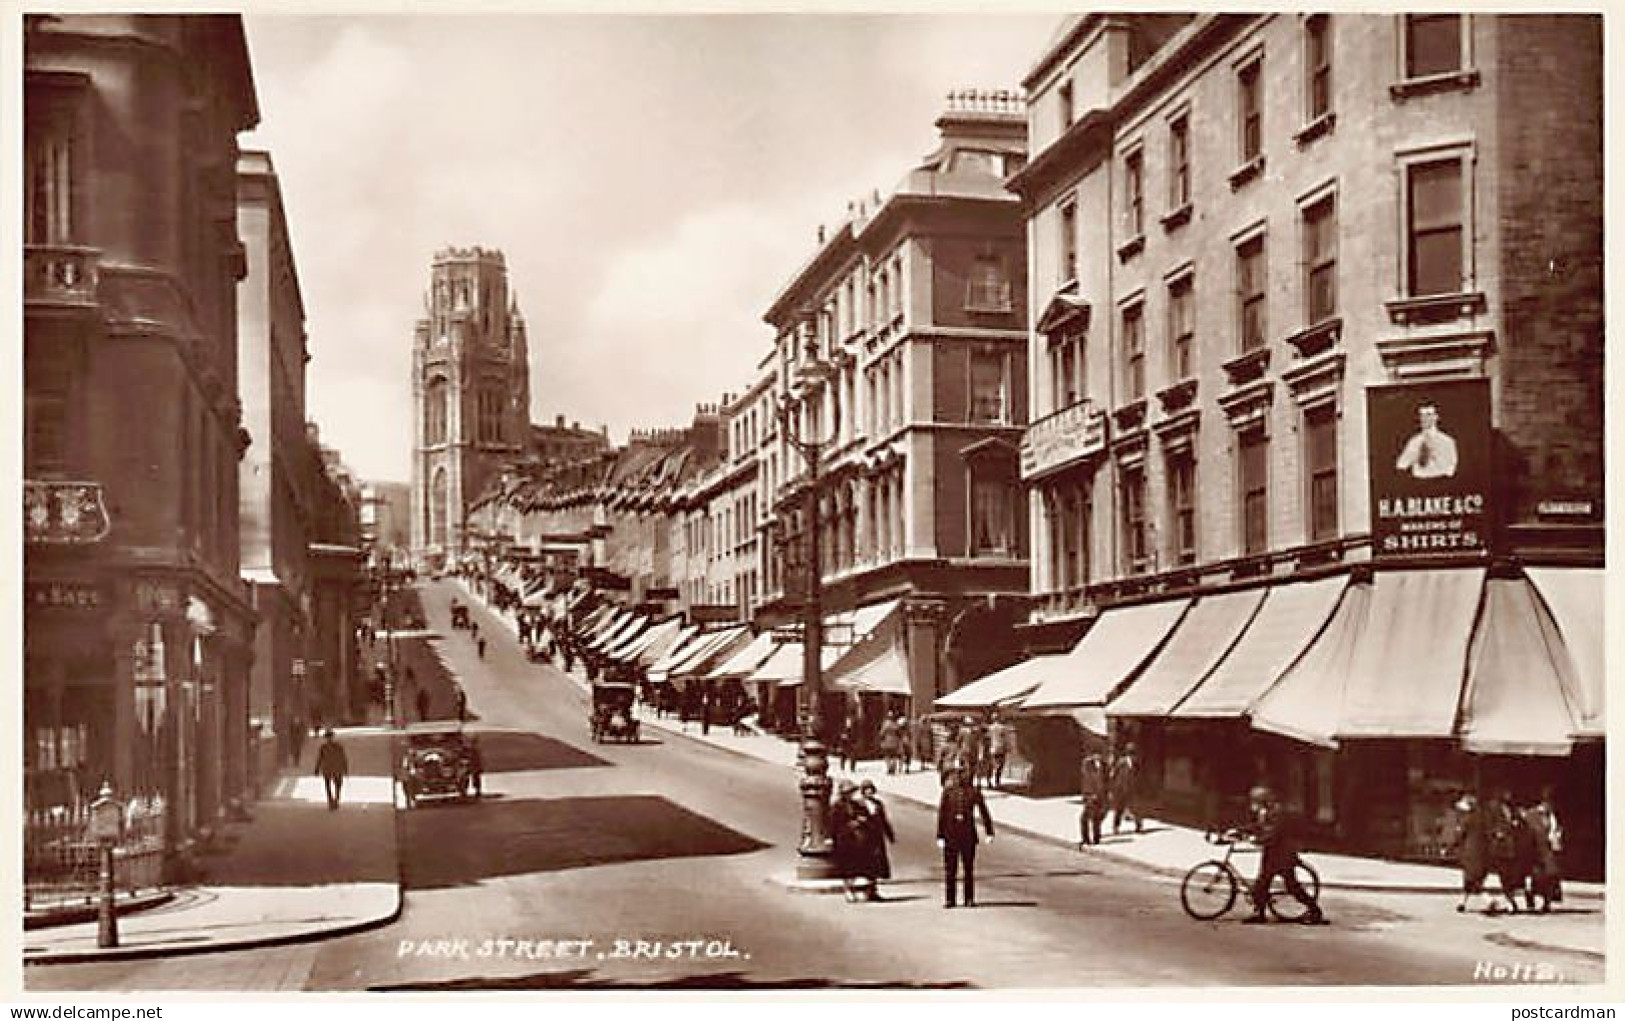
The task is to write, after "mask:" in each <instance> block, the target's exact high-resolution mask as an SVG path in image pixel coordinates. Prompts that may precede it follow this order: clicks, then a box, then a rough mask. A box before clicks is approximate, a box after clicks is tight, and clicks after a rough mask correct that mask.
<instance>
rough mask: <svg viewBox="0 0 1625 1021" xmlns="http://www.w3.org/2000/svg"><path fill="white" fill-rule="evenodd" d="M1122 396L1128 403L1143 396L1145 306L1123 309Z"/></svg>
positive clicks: (1137, 303) (1136, 304) (1139, 305)
mask: <svg viewBox="0 0 1625 1021" xmlns="http://www.w3.org/2000/svg"><path fill="white" fill-rule="evenodd" d="M1123 394H1124V399H1125V400H1128V401H1137V400H1140V399H1141V398H1142V397H1144V396H1145V306H1144V305H1142V304H1140V303H1139V302H1135V303H1134V304H1132V305H1129V306H1127V307H1126V308H1124V309H1123Z"/></svg>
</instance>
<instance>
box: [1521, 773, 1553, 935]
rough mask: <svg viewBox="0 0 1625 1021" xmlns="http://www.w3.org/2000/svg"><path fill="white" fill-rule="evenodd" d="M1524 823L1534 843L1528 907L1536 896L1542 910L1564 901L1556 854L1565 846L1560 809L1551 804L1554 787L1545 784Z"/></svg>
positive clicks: (1548, 909) (1527, 810)
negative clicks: (1559, 815) (1559, 821)
mask: <svg viewBox="0 0 1625 1021" xmlns="http://www.w3.org/2000/svg"><path fill="white" fill-rule="evenodd" d="M1523 820H1524V825H1525V826H1526V827H1528V829H1529V835H1530V836H1531V837H1532V838H1533V840H1534V846H1535V871H1534V875H1533V877H1532V881H1531V884H1530V887H1529V907H1530V908H1531V909H1533V908H1534V907H1535V899H1536V898H1539V899H1540V901H1541V904H1540V910H1541V911H1550V910H1551V908H1552V905H1553V904H1560V903H1562V901H1563V870H1562V869H1561V868H1559V867H1558V864H1557V856H1558V854H1560V853H1561V852H1562V850H1563V827H1562V826H1561V825H1559V823H1558V821H1557V809H1556V808H1554V807H1553V806H1552V790H1551V788H1550V787H1547V788H1544V789H1543V790H1542V791H1541V792H1540V800H1539V801H1537V802H1535V803H1534V804H1533V805H1530V806H1529V807H1528V808H1526V809H1524V810H1523Z"/></svg>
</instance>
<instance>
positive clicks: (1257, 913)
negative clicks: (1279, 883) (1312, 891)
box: [1243, 787, 1326, 925]
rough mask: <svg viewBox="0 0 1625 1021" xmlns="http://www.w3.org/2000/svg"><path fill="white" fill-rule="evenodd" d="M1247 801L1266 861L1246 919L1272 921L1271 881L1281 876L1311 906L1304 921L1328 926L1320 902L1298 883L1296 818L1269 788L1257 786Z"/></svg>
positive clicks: (1250, 830) (1289, 889)
mask: <svg viewBox="0 0 1625 1021" xmlns="http://www.w3.org/2000/svg"><path fill="white" fill-rule="evenodd" d="M1247 802H1248V812H1249V814H1250V816H1251V818H1250V820H1249V822H1248V824H1247V832H1248V834H1249V835H1251V837H1252V839H1253V840H1254V842H1256V843H1257V844H1258V846H1259V847H1260V848H1262V849H1263V852H1264V854H1263V860H1262V861H1260V862H1259V863H1258V878H1257V879H1255V880H1253V889H1252V898H1253V913H1252V914H1251V915H1250V916H1248V917H1247V918H1245V919H1243V921H1245V922H1247V923H1248V924H1251V925H1257V924H1259V923H1262V922H1267V921H1269V916H1268V915H1267V914H1265V909H1266V908H1267V907H1268V906H1269V899H1270V883H1272V882H1273V881H1274V880H1275V877H1276V876H1280V877H1281V878H1282V880H1284V881H1285V883H1286V889H1287V892H1288V893H1290V894H1291V895H1292V896H1293V897H1295V898H1297V901H1298V903H1300V904H1302V905H1303V906H1304V907H1306V908H1308V909H1309V911H1308V913H1307V914H1306V915H1304V916H1303V921H1304V924H1305V925H1325V924H1326V918H1325V916H1324V915H1322V914H1321V912H1320V905H1319V904H1318V903H1316V901H1315V898H1313V897H1311V896H1310V895H1309V892H1308V891H1307V890H1305V889H1304V888H1303V884H1302V883H1300V882H1298V876H1297V867H1298V840H1297V834H1296V833H1295V832H1294V830H1295V829H1296V827H1295V826H1294V821H1295V820H1293V819H1292V818H1291V817H1290V816H1289V815H1288V814H1287V811H1286V809H1284V808H1283V807H1282V806H1281V804H1280V803H1279V802H1278V801H1276V800H1275V793H1274V792H1273V791H1271V790H1270V789H1269V788H1268V787H1254V788H1253V789H1252V790H1251V791H1249V792H1248V794H1247Z"/></svg>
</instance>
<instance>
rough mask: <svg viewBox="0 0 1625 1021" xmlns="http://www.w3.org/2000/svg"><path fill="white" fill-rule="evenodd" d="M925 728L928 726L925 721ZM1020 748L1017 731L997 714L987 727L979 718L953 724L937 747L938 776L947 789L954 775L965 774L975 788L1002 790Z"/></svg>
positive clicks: (969, 717) (957, 721) (948, 726)
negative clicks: (1005, 773)
mask: <svg viewBox="0 0 1625 1021" xmlns="http://www.w3.org/2000/svg"><path fill="white" fill-rule="evenodd" d="M921 726H922V727H924V726H925V724H924V722H923V721H922V723H921ZM1015 747H1016V728H1015V727H1013V726H1011V725H1010V723H1009V721H1007V720H1005V718H1004V717H1003V716H1001V715H1000V714H998V713H994V714H993V717H992V719H990V720H989V721H988V722H987V724H986V725H983V724H982V723H981V722H980V721H978V720H977V719H976V717H975V716H969V715H967V716H966V717H965V718H964V719H963V720H955V721H950V722H949V723H948V725H947V732H946V734H945V736H944V737H943V739H942V741H941V742H940V743H938V744H937V746H936V755H935V759H936V765H937V773H938V774H939V776H940V777H941V778H942V782H943V784H944V785H946V784H947V782H948V775H949V773H950V772H953V771H958V772H960V773H963V774H964V779H965V781H966V782H967V783H970V784H971V785H972V786H979V787H991V788H994V789H1002V788H1003V786H1004V770H1005V766H1006V765H1008V764H1009V762H1010V759H1011V757H1012V756H1013V754H1014V752H1015Z"/></svg>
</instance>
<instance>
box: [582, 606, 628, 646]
mask: <svg viewBox="0 0 1625 1021" xmlns="http://www.w3.org/2000/svg"><path fill="white" fill-rule="evenodd" d="M630 619H631V616H630V611H627V610H624V609H621V608H620V607H614V608H613V609H611V610H610V611H609V612H608V613H606V614H604V615H603V616H602V617H600V618H598V620H597V621H596V622H594V623H593V625H592V626H591V627H590V628H588V629H587V630H586V631H585V632H583V633H582V641H583V642H585V643H586V645H587V646H588V648H591V647H593V646H595V645H597V644H598V643H599V642H600V641H602V640H603V639H605V638H608V637H609V636H610V635H612V634H614V633H615V632H616V631H618V630H620V629H621V628H622V627H625V626H626V622H627V621H628V620H630Z"/></svg>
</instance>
